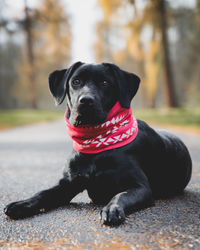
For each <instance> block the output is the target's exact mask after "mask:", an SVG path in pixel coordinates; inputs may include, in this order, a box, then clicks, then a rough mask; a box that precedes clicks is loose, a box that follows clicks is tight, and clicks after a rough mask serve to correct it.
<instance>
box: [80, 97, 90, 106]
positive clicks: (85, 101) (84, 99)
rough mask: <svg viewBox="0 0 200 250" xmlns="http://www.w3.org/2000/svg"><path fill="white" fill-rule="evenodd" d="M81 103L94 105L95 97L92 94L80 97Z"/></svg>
mask: <svg viewBox="0 0 200 250" xmlns="http://www.w3.org/2000/svg"><path fill="white" fill-rule="evenodd" d="M79 102H80V104H84V105H88V106H92V105H93V104H94V98H92V97H91V96H82V97H80V99H79Z"/></svg>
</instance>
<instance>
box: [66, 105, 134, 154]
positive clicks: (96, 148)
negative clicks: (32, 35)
mask: <svg viewBox="0 0 200 250" xmlns="http://www.w3.org/2000/svg"><path fill="white" fill-rule="evenodd" d="M65 121H66V125H67V129H68V134H69V136H70V137H71V138H72V140H73V146H74V149H75V150H76V151H78V152H81V153H87V154H96V153H100V152H103V151H106V150H110V149H114V148H119V147H122V146H125V145H127V144H128V143H130V142H131V141H133V140H134V139H135V138H136V136H137V133H138V126H137V120H136V119H135V117H134V116H133V114H132V109H131V107H130V108H129V109H125V108H122V107H121V105H120V103H119V102H117V103H116V104H115V105H114V106H113V108H112V109H111V110H110V112H109V113H108V116H107V118H106V120H105V122H103V123H102V124H99V125H90V124H88V125H87V126H78V127H75V126H73V125H71V124H70V123H69V121H68V119H67V110H66V112H65Z"/></svg>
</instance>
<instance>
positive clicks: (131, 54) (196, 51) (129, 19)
mask: <svg viewBox="0 0 200 250" xmlns="http://www.w3.org/2000/svg"><path fill="white" fill-rule="evenodd" d="M199 41H200V0H173V1H169V0H168V1H167V0H84V1H83V0H73V1H72V0H71V1H70V0H57V1H54V0H15V1H12V0H0V110H1V112H0V116H2V117H3V114H5V111H7V110H12V111H13V109H17V110H19V109H20V110H22V109H27V108H28V109H31V110H38V111H39V110H52V109H54V103H53V101H52V98H51V96H50V93H49V90H48V75H49V73H50V72H52V71H53V70H55V69H61V68H67V67H68V66H69V65H70V64H71V63H73V62H75V61H78V60H81V61H84V62H89V63H94V62H97V63H98V62H102V61H106V62H113V63H116V64H118V65H119V66H120V67H122V68H123V69H125V70H127V71H130V72H134V73H136V74H137V75H139V76H140V78H141V80H142V81H141V85H140V91H139V92H138V95H137V96H136V98H135V100H134V107H136V108H137V109H139V110H147V109H148V110H149V109H151V110H152V109H153V110H156V112H157V113H159V112H160V111H159V110H163V108H165V112H164V113H163V111H162V112H161V113H162V114H163V116H166V114H170V115H173V116H178V115H180V117H183V115H187V116H188V117H190V122H191V119H193V120H192V121H193V122H194V123H196V125H198V126H200V70H199V69H200V42H199ZM63 108H64V107H63ZM166 108H168V109H167V110H168V111H166ZM169 109H170V111H169ZM145 112H146V111H144V112H142V113H141V114H142V115H143V114H145ZM166 112H168V113H166ZM169 112H170V113H169ZM157 113H156V114H157ZM148 114H150V112H148ZM152 114H155V112H154V113H152ZM159 114H160V113H159ZM191 117H193V118H191ZM159 119H160V118H159ZM194 120H195V121H194ZM0 123H1V120H0ZM186 123H187V121H186ZM2 124H3V122H2ZM2 126H3V125H2Z"/></svg>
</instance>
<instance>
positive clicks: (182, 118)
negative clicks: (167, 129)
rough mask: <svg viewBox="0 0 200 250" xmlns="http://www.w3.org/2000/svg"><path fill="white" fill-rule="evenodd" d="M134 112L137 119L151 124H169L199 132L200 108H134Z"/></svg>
mask: <svg viewBox="0 0 200 250" xmlns="http://www.w3.org/2000/svg"><path fill="white" fill-rule="evenodd" d="M134 114H135V116H136V117H137V119H141V120H145V121H147V122H149V123H151V124H155V125H161V126H162V125H165V126H166V125H167V126H168V125H170V126H173V127H179V128H183V129H186V128H187V129H191V130H193V131H198V132H200V108H198V109H180V108H179V109H152V110H151V109H150V110H134Z"/></svg>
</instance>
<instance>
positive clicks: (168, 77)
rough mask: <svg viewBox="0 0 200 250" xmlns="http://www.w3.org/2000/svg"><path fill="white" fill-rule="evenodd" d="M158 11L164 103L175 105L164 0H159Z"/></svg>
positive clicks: (170, 105)
mask: <svg viewBox="0 0 200 250" xmlns="http://www.w3.org/2000/svg"><path fill="white" fill-rule="evenodd" d="M159 12H160V16H161V18H160V28H161V36H162V47H163V63H164V86H165V94H166V103H167V106H168V107H176V106H177V105H178V104H177V101H176V96H175V89H174V78H173V72H172V68H171V62H170V51H169V41H168V35H167V13H166V4H165V0H159Z"/></svg>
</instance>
